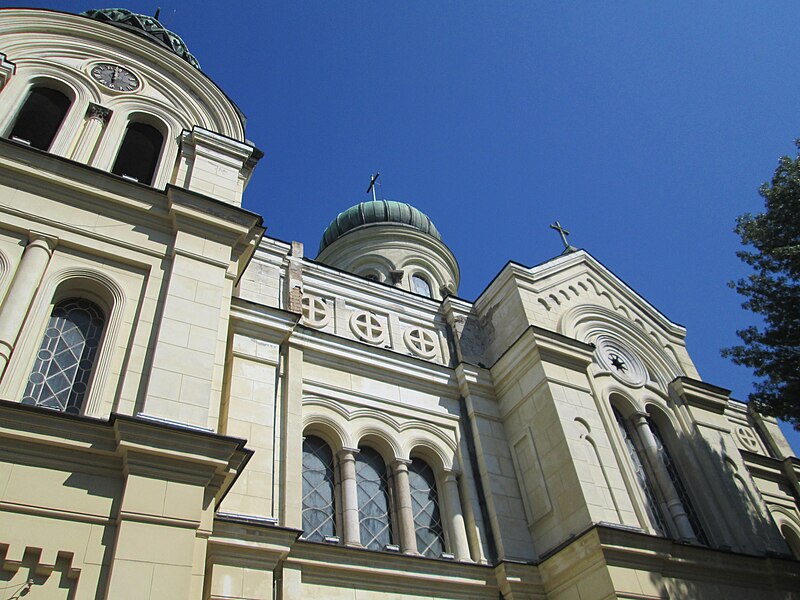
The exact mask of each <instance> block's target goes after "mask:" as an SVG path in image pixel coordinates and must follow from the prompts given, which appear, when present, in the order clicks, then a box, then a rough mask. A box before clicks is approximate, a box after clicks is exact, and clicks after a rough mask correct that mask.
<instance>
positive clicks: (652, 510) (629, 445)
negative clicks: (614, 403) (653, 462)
mask: <svg viewBox="0 0 800 600" xmlns="http://www.w3.org/2000/svg"><path fill="white" fill-rule="evenodd" d="M612 410H613V411H614V417H615V418H616V419H617V426H618V427H619V435H620V437H621V438H622V441H623V443H624V444H625V449H626V450H627V451H628V456H629V457H630V459H631V465H632V466H633V472H634V474H635V475H636V480H637V481H638V482H639V487H640V488H641V489H642V492H643V493H644V501H645V510H646V511H647V517H648V519H649V520H650V524H651V525H652V526H653V528H654V529H655V530H656V531H658V532H659V533H660V534H661V535H667V526H666V523H665V520H664V515H663V514H662V512H661V508H660V506H659V502H658V494H656V491H655V487H654V486H653V482H652V481H651V480H650V474H649V473H648V471H647V469H645V466H644V462H645V461H643V460H642V456H641V454H640V453H639V449H638V448H637V447H636V444H635V443H634V441H633V436H632V435H631V432H630V431H629V430H628V424H627V423H626V422H625V419H624V418H623V417H622V415H621V414H619V412H618V411H617V409H616V408H613V409H612Z"/></svg>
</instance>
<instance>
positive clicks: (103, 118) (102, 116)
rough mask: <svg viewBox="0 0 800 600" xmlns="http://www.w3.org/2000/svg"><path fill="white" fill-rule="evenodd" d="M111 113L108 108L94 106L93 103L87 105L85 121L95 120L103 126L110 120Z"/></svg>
mask: <svg viewBox="0 0 800 600" xmlns="http://www.w3.org/2000/svg"><path fill="white" fill-rule="evenodd" d="M112 112H113V111H112V110H111V109H110V108H106V107H105V106H101V105H99V104H95V103H94V102H90V103H89V108H87V109H86V118H87V119H97V120H98V121H100V122H101V123H103V124H106V123H108V120H109V119H110V118H111V113H112Z"/></svg>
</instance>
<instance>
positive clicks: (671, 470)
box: [647, 419, 708, 545]
mask: <svg viewBox="0 0 800 600" xmlns="http://www.w3.org/2000/svg"><path fill="white" fill-rule="evenodd" d="M647 423H648V424H649V425H650V431H652V432H653V437H654V438H655V440H656V444H657V445H658V456H659V457H660V458H661V462H662V463H663V465H664V467H665V468H666V470H667V473H668V474H669V477H670V479H671V480H672V485H673V486H674V487H675V491H676V492H678V499H679V500H680V501H681V504H682V505H683V510H684V512H686V516H687V517H688V518H689V523H690V524H691V526H692V530H693V531H694V535H695V537H697V541H698V542H700V543H701V544H705V545H708V537H707V536H706V533H705V531H703V526H702V525H701V524H700V518H699V517H698V515H697V511H696V510H695V509H694V506H693V505H692V499H691V498H690V497H689V493H688V492H687V491H686V486H685V485H683V480H682V479H681V476H680V474H679V473H678V469H677V467H676V465H675V461H674V460H672V455H671V454H670V453H669V448H667V446H666V444H664V439H663V438H662V437H661V432H660V431H659V429H658V426H657V425H656V424H655V422H653V420H652V419H648V420H647Z"/></svg>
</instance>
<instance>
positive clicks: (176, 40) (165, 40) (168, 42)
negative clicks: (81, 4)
mask: <svg viewBox="0 0 800 600" xmlns="http://www.w3.org/2000/svg"><path fill="white" fill-rule="evenodd" d="M81 15H82V16H84V17H89V18H90V19H95V20H97V21H101V22H103V23H110V24H112V25H115V26H116V27H121V28H123V29H127V30H128V31H130V32H132V33H135V34H137V35H140V36H142V37H144V38H147V39H149V40H152V41H153V42H155V43H157V44H160V45H162V46H165V47H166V48H167V49H168V50H171V51H172V52H174V53H175V54H177V55H178V56H180V57H181V58H182V59H184V60H185V61H186V62H188V63H189V64H190V65H192V66H193V67H195V68H197V69H199V68H200V63H198V62H197V59H196V58H195V57H194V55H192V54H191V53H190V52H189V48H187V47H186V43H185V42H184V41H183V40H182V39H181V37H180V36H179V35H178V34H176V33H174V32H172V31H170V30H169V29H167V28H166V27H164V26H163V25H162V24H161V23H160V22H159V21H158V19H156V18H155V17H151V16H149V15H141V14H138V13H135V12H132V11H130V10H127V9H125V8H99V9H92V10H87V11H84V12H82V13H81Z"/></svg>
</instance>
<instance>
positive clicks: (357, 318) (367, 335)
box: [350, 310, 386, 344]
mask: <svg viewBox="0 0 800 600" xmlns="http://www.w3.org/2000/svg"><path fill="white" fill-rule="evenodd" d="M350 329H352V330H353V333H355V334H356V336H357V337H358V338H359V339H361V340H363V341H365V342H367V343H369V344H379V343H381V341H383V339H384V337H385V332H386V330H385V328H384V325H383V323H382V322H381V321H380V319H378V317H376V316H375V315H374V314H373V313H371V312H369V311H366V310H359V311H356V312H354V313H353V314H352V315H351V316H350Z"/></svg>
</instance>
